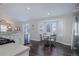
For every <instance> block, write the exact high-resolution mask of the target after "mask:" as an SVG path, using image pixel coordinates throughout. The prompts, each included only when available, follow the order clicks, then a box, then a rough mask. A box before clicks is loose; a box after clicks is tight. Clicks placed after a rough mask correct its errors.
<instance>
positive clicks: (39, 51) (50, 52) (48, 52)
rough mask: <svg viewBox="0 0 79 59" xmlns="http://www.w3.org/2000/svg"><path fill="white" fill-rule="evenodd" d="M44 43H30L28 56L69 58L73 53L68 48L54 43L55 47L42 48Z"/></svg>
mask: <svg viewBox="0 0 79 59" xmlns="http://www.w3.org/2000/svg"><path fill="white" fill-rule="evenodd" d="M43 43H44V42H43V41H42V42H37V41H31V44H32V47H31V50H30V56H71V55H73V51H72V50H71V48H70V46H66V45H63V44H60V43H55V47H53V48H49V47H44V44H43Z"/></svg>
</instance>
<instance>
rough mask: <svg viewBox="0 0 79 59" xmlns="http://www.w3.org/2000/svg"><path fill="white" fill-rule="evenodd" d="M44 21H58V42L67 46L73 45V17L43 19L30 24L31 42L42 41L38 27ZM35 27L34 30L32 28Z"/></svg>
mask: <svg viewBox="0 0 79 59" xmlns="http://www.w3.org/2000/svg"><path fill="white" fill-rule="evenodd" d="M43 20H58V23H57V24H58V27H57V30H58V31H57V42H59V43H62V44H65V45H72V43H71V41H72V23H73V16H64V17H63V16H62V17H55V18H53V17H52V18H48V19H41V20H33V21H30V22H28V23H29V24H30V36H31V40H36V41H40V37H39V32H38V25H39V23H40V21H43ZM32 25H34V28H33V27H32Z"/></svg>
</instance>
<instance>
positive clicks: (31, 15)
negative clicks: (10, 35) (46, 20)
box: [0, 3, 76, 21]
mask: <svg viewBox="0 0 79 59" xmlns="http://www.w3.org/2000/svg"><path fill="white" fill-rule="evenodd" d="M75 5H76V4H75V3H35V4H34V3H12V4H11V3H9V4H8V3H2V4H0V16H8V17H10V18H11V19H13V20H14V21H27V20H32V19H38V18H42V17H50V16H59V15H64V14H68V13H72V11H73V10H74V8H75Z"/></svg>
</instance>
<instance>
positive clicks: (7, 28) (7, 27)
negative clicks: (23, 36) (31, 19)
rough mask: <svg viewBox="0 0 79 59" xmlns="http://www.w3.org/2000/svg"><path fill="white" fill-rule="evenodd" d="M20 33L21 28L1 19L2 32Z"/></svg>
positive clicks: (0, 30) (0, 29) (0, 28)
mask: <svg viewBox="0 0 79 59" xmlns="http://www.w3.org/2000/svg"><path fill="white" fill-rule="evenodd" d="M15 31H20V27H19V26H17V25H16V24H15V23H13V22H11V21H8V20H5V19H2V18H0V32H1V33H2V32H15Z"/></svg>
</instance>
